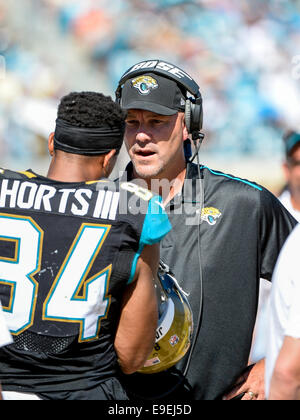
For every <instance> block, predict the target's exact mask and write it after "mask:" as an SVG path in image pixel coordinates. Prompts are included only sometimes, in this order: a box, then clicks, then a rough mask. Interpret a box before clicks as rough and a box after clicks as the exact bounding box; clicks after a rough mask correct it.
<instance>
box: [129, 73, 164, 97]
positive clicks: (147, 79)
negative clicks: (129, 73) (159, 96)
mask: <svg viewBox="0 0 300 420" xmlns="http://www.w3.org/2000/svg"><path fill="white" fill-rule="evenodd" d="M131 83H132V86H133V87H134V88H135V89H137V90H138V91H139V93H140V94H141V95H149V93H150V92H151V90H153V89H157V88H158V83H157V81H156V80H155V79H153V77H151V76H139V77H137V78H136V79H133V80H132V82H131Z"/></svg>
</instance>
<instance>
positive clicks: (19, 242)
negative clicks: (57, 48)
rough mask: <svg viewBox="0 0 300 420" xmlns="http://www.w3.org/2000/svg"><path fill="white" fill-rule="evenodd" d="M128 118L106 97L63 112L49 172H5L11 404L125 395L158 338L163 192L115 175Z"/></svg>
mask: <svg viewBox="0 0 300 420" xmlns="http://www.w3.org/2000/svg"><path fill="white" fill-rule="evenodd" d="M124 128H125V114H124V113H123V112H122V111H121V108H120V107H119V106H118V105H117V104H115V103H114V102H113V101H112V99H111V98H110V97H106V96H104V95H102V94H100V93H93V92H82V93H71V94H69V95H67V96H66V97H64V98H63V99H62V101H61V103H60V105H59V108H58V118H57V121H56V129H55V133H52V134H51V135H50V137H49V151H50V154H51V156H52V160H51V164H50V167H49V171H48V174H47V177H43V176H40V175H38V174H36V173H35V172H33V171H32V170H28V171H25V172H14V171H9V170H4V169H3V170H1V171H0V172H1V173H0V207H1V208H0V270H1V281H0V299H1V300H2V303H3V308H4V311H5V316H6V321H7V323H8V325H9V328H10V331H11V333H12V335H13V337H14V343H13V344H12V345H10V346H8V347H6V348H5V349H2V350H0V381H1V382H2V386H3V391H4V397H5V399H50V400H55V399H64V400H68V399H69V400H107V399H110V400H112V399H114V400H124V399H127V398H128V397H127V395H126V393H125V391H124V390H123V388H122V386H121V385H120V382H119V381H118V374H119V372H120V371H121V370H122V371H123V372H124V373H125V374H131V373H133V372H135V371H137V370H138V369H140V368H141V367H142V366H143V365H144V363H145V361H146V359H147V357H148V356H149V354H150V352H151V351H152V349H153V346H154V342H155V330H156V326H157V318H158V311H157V301H156V292H155V287H154V281H153V280H154V277H155V275H156V274H155V273H156V272H157V269H158V262H159V249H158V242H159V241H160V239H162V238H163V237H164V236H165V235H166V233H167V232H169V230H170V224H169V221H168V217H167V215H166V213H165V212H164V210H163V207H162V205H161V199H160V197H158V196H153V194H152V193H151V192H150V191H148V190H145V189H143V188H140V187H138V186H136V185H134V184H130V183H126V182H124V183H122V184H121V185H117V184H115V183H113V182H111V181H109V180H108V179H107V177H108V176H109V174H110V172H111V170H112V169H113V166H114V163H115V161H116V156H117V154H118V152H119V150H120V148H121V145H122V141H123V134H124Z"/></svg>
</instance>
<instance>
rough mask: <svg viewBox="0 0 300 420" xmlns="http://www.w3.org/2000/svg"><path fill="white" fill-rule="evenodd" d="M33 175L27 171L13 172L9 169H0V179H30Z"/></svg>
mask: <svg viewBox="0 0 300 420" xmlns="http://www.w3.org/2000/svg"><path fill="white" fill-rule="evenodd" d="M34 176H35V175H34V174H33V173H32V172H29V171H20V172H19V171H13V170H11V169H5V168H0V179H30V178H33V177H34Z"/></svg>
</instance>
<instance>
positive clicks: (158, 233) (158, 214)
mask: <svg viewBox="0 0 300 420" xmlns="http://www.w3.org/2000/svg"><path fill="white" fill-rule="evenodd" d="M171 229H172V226H171V223H170V221H169V218H168V215H167V213H166V212H165V210H164V207H163V205H162V198H161V197H160V196H158V195H157V196H155V197H153V198H152V199H151V200H150V202H149V206H148V212H147V214H146V216H145V220H144V225H143V230H142V234H141V238H140V244H139V249H138V252H137V253H136V254H135V256H134V259H133V262H132V266H131V272H130V277H129V280H128V284H130V283H132V281H133V278H134V275H135V270H136V265H137V262H138V259H139V257H140V255H141V253H142V252H143V249H144V246H145V245H153V244H156V243H157V242H160V241H161V240H162V239H163V238H164V237H165V236H166V235H167V233H169V232H170V230H171Z"/></svg>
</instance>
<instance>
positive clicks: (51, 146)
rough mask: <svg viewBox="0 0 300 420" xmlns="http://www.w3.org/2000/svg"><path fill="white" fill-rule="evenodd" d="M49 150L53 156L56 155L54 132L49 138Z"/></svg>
mask: <svg viewBox="0 0 300 420" xmlns="http://www.w3.org/2000/svg"><path fill="white" fill-rule="evenodd" d="M48 150H49V153H50V155H51V156H53V155H54V133H51V134H50V136H49V138H48Z"/></svg>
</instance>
